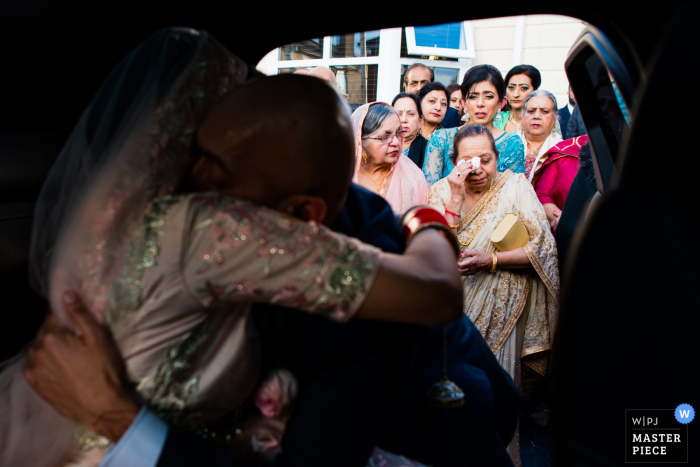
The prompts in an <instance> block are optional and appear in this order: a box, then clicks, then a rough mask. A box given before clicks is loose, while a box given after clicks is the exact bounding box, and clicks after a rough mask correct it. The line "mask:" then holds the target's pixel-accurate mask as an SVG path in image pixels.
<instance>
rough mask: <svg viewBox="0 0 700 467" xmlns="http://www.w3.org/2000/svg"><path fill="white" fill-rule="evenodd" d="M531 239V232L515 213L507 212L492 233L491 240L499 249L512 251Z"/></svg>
mask: <svg viewBox="0 0 700 467" xmlns="http://www.w3.org/2000/svg"><path fill="white" fill-rule="evenodd" d="M529 241H530V234H528V233H527V229H525V226H524V225H523V224H522V222H520V219H518V216H516V215H515V214H512V213H511V214H506V216H505V217H504V218H503V220H502V221H501V222H499V223H498V225H497V226H496V228H495V229H494V231H493V233H492V234H491V242H492V243H493V244H494V246H495V247H496V248H497V249H498V251H511V250H515V249H516V248H520V247H521V246H523V245H525V244H526V243H527V242H529Z"/></svg>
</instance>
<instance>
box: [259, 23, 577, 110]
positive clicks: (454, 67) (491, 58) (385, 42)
mask: <svg viewBox="0 0 700 467" xmlns="http://www.w3.org/2000/svg"><path fill="white" fill-rule="evenodd" d="M583 27H584V23H582V22H581V21H580V20H577V19H574V18H570V17H566V16H555V15H530V16H517V17H516V16H511V17H504V18H493V19H482V20H474V21H463V22H459V23H449V24H441V25H435V26H426V27H415V28H414V27H404V28H393V29H382V30H380V31H367V32H357V33H354V34H345V35H341V36H328V37H322V38H315V39H309V40H306V41H301V42H297V43H294V44H289V45H286V46H283V47H280V48H277V49H274V50H272V51H271V52H270V53H268V54H267V55H266V56H265V57H264V58H263V59H262V60H261V61H260V63H259V64H258V67H257V68H258V70H260V71H261V72H263V73H266V74H268V75H274V74H279V73H292V72H294V71H295V70H297V69H299V68H307V69H311V68H313V67H316V66H320V65H323V66H327V67H329V68H330V69H331V70H333V72H334V73H335V75H336V83H337V86H338V89H339V90H340V92H341V93H343V94H345V95H346V96H347V98H348V102H349V103H350V105H351V107H352V108H353V109H355V108H357V107H358V106H360V105H362V104H364V103H367V102H372V101H375V100H380V101H385V102H391V100H392V99H393V97H394V96H395V95H396V94H398V93H399V92H401V91H403V75H404V72H405V70H406V69H407V68H408V67H409V66H410V65H411V64H413V63H416V62H420V63H424V64H425V65H427V66H429V67H431V68H432V69H433V71H434V73H435V80H436V81H440V82H441V83H443V84H444V85H448V84H451V83H458V84H459V83H461V81H462V77H463V76H464V73H465V72H466V71H467V70H468V69H469V68H470V67H472V66H473V65H477V64H482V63H489V64H491V65H494V66H496V67H497V68H498V69H499V70H501V72H502V73H503V75H504V76H505V74H506V73H507V72H508V70H510V68H511V67H513V66H514V65H518V64H522V63H526V64H529V65H533V66H535V67H537V68H538V69H539V70H540V72H541V74H542V86H541V89H547V90H548V91H550V92H552V93H553V94H554V95H555V96H556V97H557V100H558V101H559V102H558V104H559V107H562V106H563V105H564V104H565V103H566V92H567V86H568V81H567V79H566V74H565V72H564V61H565V59H566V55H567V54H568V52H569V48H570V47H571V46H572V45H573V42H574V40H575V39H576V38H577V37H578V35H579V34H580V33H581V30H582V29H583Z"/></svg>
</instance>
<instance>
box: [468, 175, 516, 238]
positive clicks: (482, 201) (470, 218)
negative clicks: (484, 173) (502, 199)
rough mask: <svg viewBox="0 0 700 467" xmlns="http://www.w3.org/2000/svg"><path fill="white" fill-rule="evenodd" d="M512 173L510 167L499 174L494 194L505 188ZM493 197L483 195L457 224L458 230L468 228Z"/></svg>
mask: <svg viewBox="0 0 700 467" xmlns="http://www.w3.org/2000/svg"><path fill="white" fill-rule="evenodd" d="M511 175H513V172H511V171H510V169H508V170H506V171H505V172H503V173H501V174H499V176H498V178H497V179H496V181H495V182H494V186H493V189H494V191H493V194H494V195H495V194H496V193H498V191H499V190H500V189H501V188H503V185H504V184H505V182H506V181H507V180H508V179H509V178H510V177H511ZM491 199H493V195H492V196H490V197H487V196H486V195H484V196H482V197H481V199H480V200H479V201H478V202H477V203H476V204H475V205H474V207H473V208H471V210H470V211H469V213H468V214H467V215H466V216H464V219H462V221H461V222H460V223H459V224H458V225H457V229H456V230H457V231H458V232H460V231H461V230H463V229H464V228H466V227H467V226H468V225H469V224H470V223H471V221H473V220H474V218H475V217H476V215H477V214H479V213H480V212H481V209H482V208H483V207H484V205H485V204H486V201H490V200H491ZM460 233H462V232H460Z"/></svg>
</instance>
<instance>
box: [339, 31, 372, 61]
mask: <svg viewBox="0 0 700 467" xmlns="http://www.w3.org/2000/svg"><path fill="white" fill-rule="evenodd" d="M331 50H332V52H331V57H333V58H344V57H376V56H378V55H379V31H367V32H356V33H355V34H343V35H342V36H333V37H332V38H331Z"/></svg>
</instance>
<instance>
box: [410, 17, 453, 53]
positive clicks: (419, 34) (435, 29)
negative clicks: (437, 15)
mask: <svg viewBox="0 0 700 467" xmlns="http://www.w3.org/2000/svg"><path fill="white" fill-rule="evenodd" d="M413 30H414V31H415V33H416V45H417V46H418V47H440V48H443V49H459V48H460V45H461V44H460V40H459V39H460V34H461V32H462V23H449V24H438V25H437V26H417V27H415V28H413Z"/></svg>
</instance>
